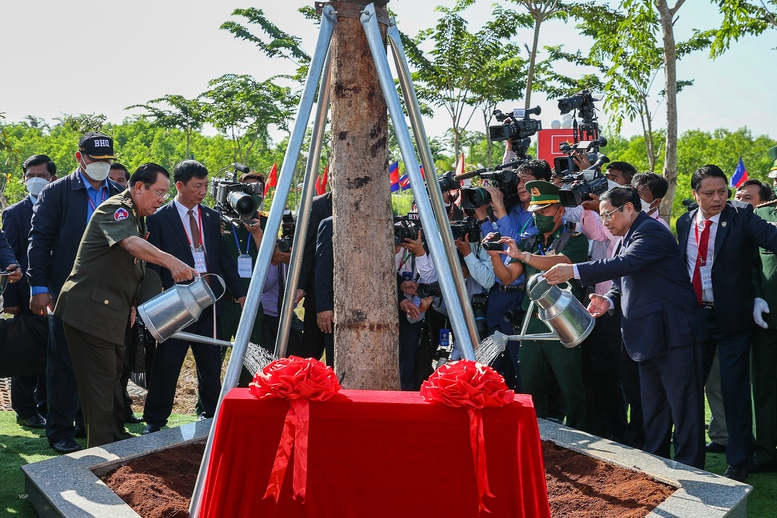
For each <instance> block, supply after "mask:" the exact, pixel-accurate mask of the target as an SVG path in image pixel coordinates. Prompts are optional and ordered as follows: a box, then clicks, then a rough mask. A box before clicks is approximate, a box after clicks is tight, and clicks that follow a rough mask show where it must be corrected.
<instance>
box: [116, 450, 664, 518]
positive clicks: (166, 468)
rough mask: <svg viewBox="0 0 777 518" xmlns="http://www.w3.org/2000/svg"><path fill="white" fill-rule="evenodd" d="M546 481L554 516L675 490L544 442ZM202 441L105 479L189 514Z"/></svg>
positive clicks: (607, 508) (615, 506)
mask: <svg viewBox="0 0 777 518" xmlns="http://www.w3.org/2000/svg"><path fill="white" fill-rule="evenodd" d="M542 449H543V453H544V455H545V480H546V482H547V485H548V500H549V502H550V509H551V514H552V516H554V517H563V516H574V517H575V518H579V517H583V518H589V517H590V518H593V517H596V518H637V517H643V516H646V515H647V514H648V513H649V512H650V511H651V510H653V509H654V508H655V507H656V506H657V505H659V504H660V503H661V502H663V501H664V500H666V498H667V497H668V496H669V495H671V494H672V493H673V492H674V491H675V488H674V487H672V486H669V485H667V484H663V483H661V482H657V481H656V480H654V479H652V478H650V477H648V476H646V475H644V474H642V473H639V472H636V471H632V470H629V469H626V468H621V467H618V466H614V465H612V464H607V463H606V462H602V461H599V460H596V459H593V458H591V457H588V456H586V455H582V454H579V453H576V452H573V451H571V450H567V449H566V448H561V447H559V446H556V445H555V444H554V443H552V442H550V441H543V443H542ZM203 451H204V443H195V444H189V445H186V446H180V447H177V448H170V449H168V450H164V451H162V452H160V453H158V454H155V455H153V456H151V455H148V456H145V457H140V458H138V459H135V460H132V461H130V462H128V463H127V464H126V465H124V466H122V467H120V468H119V469H117V470H116V471H114V472H112V473H109V474H108V475H106V476H105V477H104V478H103V480H104V481H105V483H106V484H107V485H108V487H110V488H111V489H112V490H113V491H114V492H115V493H116V494H118V495H119V496H120V497H121V498H122V499H123V500H124V501H125V502H127V504H129V505H130V506H131V507H132V508H133V509H134V510H135V512H137V513H138V514H139V515H141V516H142V517H144V518H179V517H184V516H188V507H189V499H190V498H191V494H192V491H193V490H194V483H195V481H196V478H197V472H198V470H199V467H200V460H201V459H202V453H203Z"/></svg>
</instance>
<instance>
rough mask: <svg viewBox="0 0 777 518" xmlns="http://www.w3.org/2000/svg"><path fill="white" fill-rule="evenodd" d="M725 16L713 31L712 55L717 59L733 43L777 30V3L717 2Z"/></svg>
mask: <svg viewBox="0 0 777 518" xmlns="http://www.w3.org/2000/svg"><path fill="white" fill-rule="evenodd" d="M716 3H717V4H718V6H719V7H720V12H721V13H722V14H723V22H722V23H721V26H720V28H719V29H717V30H716V31H712V34H713V35H714V38H715V39H714V40H713V42H712V46H711V48H710V51H711V52H710V54H711V55H712V57H713V58H716V57H718V56H720V55H721V54H723V52H725V51H726V49H728V48H729V46H730V45H731V42H732V41H738V40H739V38H741V37H742V36H744V35H746V34H749V35H754V36H757V35H759V34H761V33H763V32H765V31H766V30H767V29H775V28H777V1H775V0H759V1H758V2H748V1H746V0H716Z"/></svg>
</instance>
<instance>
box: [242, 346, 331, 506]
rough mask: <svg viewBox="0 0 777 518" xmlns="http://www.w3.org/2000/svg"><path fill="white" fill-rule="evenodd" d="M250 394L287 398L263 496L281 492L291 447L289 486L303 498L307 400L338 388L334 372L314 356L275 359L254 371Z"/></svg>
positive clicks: (321, 397) (319, 398)
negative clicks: (291, 465)
mask: <svg viewBox="0 0 777 518" xmlns="http://www.w3.org/2000/svg"><path fill="white" fill-rule="evenodd" d="M248 389H249V391H250V393H251V395H253V396H255V397H257V398H259V399H265V398H283V399H288V400H289V406H290V407H289V410H288V412H287V413H286V418H285V420H284V422H283V431H282V432H281V440H280V442H279V443H278V450H277V451H276V453H275V462H274V463H273V467H272V471H271V472H270V480H269V481H268V483H267V490H266V491H265V493H264V496H263V497H262V498H267V497H268V496H271V495H272V496H274V497H275V501H276V502H277V501H278V499H279V498H280V495H281V486H282V485H283V478H284V476H285V475H286V468H287V467H288V465H289V457H290V456H291V451H292V449H294V450H295V451H294V467H293V473H294V475H293V478H292V487H293V489H294V498H295V499H296V498H299V499H300V500H301V501H303V502H304V500H305V488H306V486H307V476H308V436H309V431H310V407H309V404H308V401H311V400H312V401H326V400H327V399H330V398H332V397H333V396H335V395H336V394H337V393H338V392H339V391H340V384H339V383H338V381H337V376H336V375H335V372H334V371H333V370H332V369H331V368H330V367H327V366H326V365H324V364H323V363H321V362H320V361H318V360H314V359H313V358H300V357H298V356H290V357H289V358H282V359H280V360H276V361H274V362H272V363H270V364H269V365H268V366H266V367H265V368H264V369H262V372H257V373H256V375H255V376H254V381H253V382H252V383H251V384H249V386H248Z"/></svg>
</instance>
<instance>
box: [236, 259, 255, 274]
mask: <svg viewBox="0 0 777 518" xmlns="http://www.w3.org/2000/svg"><path fill="white" fill-rule="evenodd" d="M253 271H254V267H253V261H252V259H251V256H250V255H248V254H240V255H239V256H237V273H238V274H239V275H240V278H241V279H250V278H251V274H252V273H253Z"/></svg>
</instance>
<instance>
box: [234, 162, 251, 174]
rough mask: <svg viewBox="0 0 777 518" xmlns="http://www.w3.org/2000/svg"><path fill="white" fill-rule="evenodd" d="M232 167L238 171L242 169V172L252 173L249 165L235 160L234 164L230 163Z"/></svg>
mask: <svg viewBox="0 0 777 518" xmlns="http://www.w3.org/2000/svg"><path fill="white" fill-rule="evenodd" d="M230 167H233V168H234V169H235V170H236V171H240V172H241V173H250V172H251V168H250V167H248V166H247V165H243V164H241V163H240V162H235V163H234V164H230Z"/></svg>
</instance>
